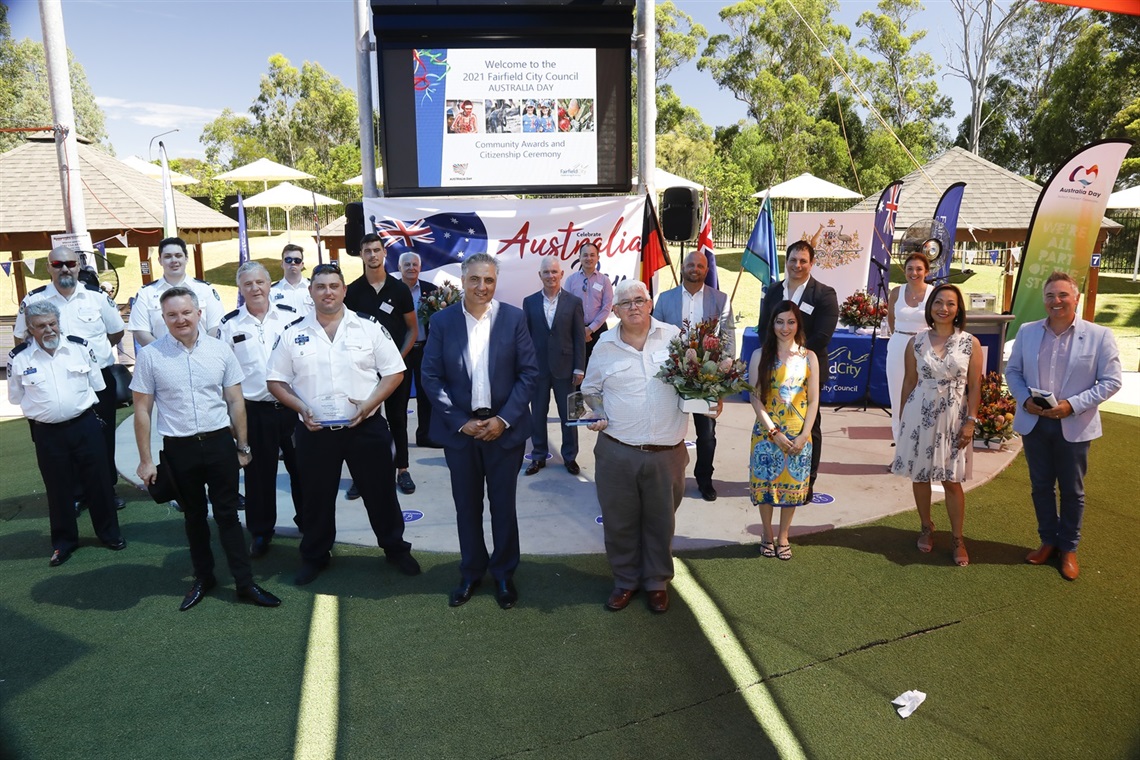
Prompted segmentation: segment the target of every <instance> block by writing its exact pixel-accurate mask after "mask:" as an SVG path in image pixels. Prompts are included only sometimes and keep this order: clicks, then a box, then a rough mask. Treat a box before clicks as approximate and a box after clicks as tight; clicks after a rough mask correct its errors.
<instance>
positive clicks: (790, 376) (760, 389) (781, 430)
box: [748, 301, 819, 560]
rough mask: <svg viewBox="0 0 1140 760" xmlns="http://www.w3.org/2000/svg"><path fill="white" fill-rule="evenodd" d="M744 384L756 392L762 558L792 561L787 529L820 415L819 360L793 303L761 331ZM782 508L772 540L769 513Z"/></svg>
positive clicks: (755, 480) (755, 496)
mask: <svg viewBox="0 0 1140 760" xmlns="http://www.w3.org/2000/svg"><path fill="white" fill-rule="evenodd" d="M748 381H749V383H751V384H752V387H753V388H755V389H756V392H755V393H753V394H752V396H751V400H752V407H753V408H754V409H755V410H756V425H755V427H753V428H752V456H751V458H750V461H749V466H748V470H749V483H750V486H751V488H750V491H751V496H752V503H753V504H755V505H756V506H757V507H759V509H760V519H761V522H762V526H763V535H762V536H761V541H760V554H761V556H764V557H779V558H780V559H783V560H788V559H791V558H792V547H791V544H789V543H788V529H789V528H791V525H792V516H793V515H794V514H795V512H796V507H798V506H799V505H801V504H803V503H804V501H805V500H806V499H807V493H808V485H809V479H810V477H811V426H812V423H813V422H814V421H815V415H816V414H818V413H819V360H818V359H816V356H815V353H814V352H812V351H809V350H808V349H806V348H804V330H803V319H802V318H801V316H800V310H799V307H798V306H796V305H795V304H794V303H793V302H791V301H783V302H782V303H780V304H779V305H778V306H776V310H775V312H773V314H772V321H771V323H769V324H767V325H765V326H764V338H763V343H762V345H761V347H760V348H759V349H757V350H756V351H753V352H752V358H751V360H750V361H749V366H748ZM775 507H780V527H779V533H778V535H777V536H775V537H774V536H773V534H772V512H773V509H774V508H775Z"/></svg>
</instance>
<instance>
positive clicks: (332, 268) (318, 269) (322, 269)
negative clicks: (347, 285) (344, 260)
mask: <svg viewBox="0 0 1140 760" xmlns="http://www.w3.org/2000/svg"><path fill="white" fill-rule="evenodd" d="M322 274H340V267H339V266H337V265H336V264H317V265H316V266H315V267H313V277H317V276H318V275H322Z"/></svg>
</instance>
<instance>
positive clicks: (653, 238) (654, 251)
mask: <svg viewBox="0 0 1140 760" xmlns="http://www.w3.org/2000/svg"><path fill="white" fill-rule="evenodd" d="M666 266H667V267H669V271H670V272H672V271H673V262H671V261H670V260H669V247H668V245H666V243H665V235H664V234H662V232H661V225H660V224H659V223H658V221H657V211H656V210H655V209H654V208H653V200H652V199H651V198H650V197H649V195H648V194H646V196H645V215H644V217H643V221H642V224H641V281H642V282H643V283H645V287H646V289H647V290H648V291H649V297H650V298H652V297H653V273H654V272H656V271H657V270H658V269H661V268H662V267H666ZM675 276H676V275H674V277H675Z"/></svg>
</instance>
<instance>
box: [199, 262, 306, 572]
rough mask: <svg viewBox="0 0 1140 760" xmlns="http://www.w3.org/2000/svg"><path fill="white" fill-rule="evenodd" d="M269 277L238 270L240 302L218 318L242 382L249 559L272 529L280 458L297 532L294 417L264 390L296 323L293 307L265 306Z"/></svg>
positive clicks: (254, 269)
mask: <svg viewBox="0 0 1140 760" xmlns="http://www.w3.org/2000/svg"><path fill="white" fill-rule="evenodd" d="M269 283H270V279H269V272H268V271H267V270H266V269H265V267H263V266H262V265H261V264H259V263H257V262H256V261H247V262H245V263H244V264H242V265H241V266H240V267H238V270H237V286H238V291H239V292H240V293H241V295H242V297H243V298H244V299H245V303H244V304H243V305H242V306H240V307H239V308H237V309H235V310H234V311H231V312H230V313H229V314H227V315H226V316H224V317H222V325H221V327H220V328H219V336H218V337H220V338H221V339H222V340H223V341H225V342H226V343H227V344H229V346H230V347H231V348H233V351H234V355H235V356H236V357H237V358H238V361H239V362H240V363H241V369H242V372H244V373H245V379H243V380H242V381H241V392H242V395H243V396H244V397H245V420H246V429H247V431H248V433H249V448H250V453H251V454H252V456H253V459H252V461H250V463H249V464H248V465H247V466H246V468H245V527H246V529H247V530H248V531H249V532H250V534H251V535H252V536H253V540H252V541H251V543H250V545H249V556H250V557H252V558H253V559H257V558H259V557H263V556H265V553H266V552H267V551H269V543H270V541H271V540H272V539H273V530H274V527H275V526H276V525H277V461H278V452H280V453H281V454H282V455H283V456H282V459H283V460H284V462H285V470H286V471H287V472H288V473H289V488H290V491H291V492H292V494H293V520H294V522H296V523H297V526H298V527H300V525H301V522H300V517H299V515H300V504H301V490H300V485H299V480H298V478H297V455H296V453H295V452H294V450H293V427H294V426H295V424H296V422H297V415H296V414H294V413H293V411H292V410H290V409H289V408H288V407H286V406H285V405H284V404H282V403H281V402H280V401H278V400H277V399H275V398H273V394H271V393H270V392H269V390H268V388H266V387H265V368H266V364H268V362H269V352H270V351H271V350H272V349H273V344H274V343H276V342H277V336H279V335H280V334H281V333H282V332H283V331H284V330H285V327H286V325H288V324H289V323H290V322H293V321H295V320H296V319H297V312H296V311H295V310H294V309H293V307H292V306H287V305H286V304H284V303H281V302H278V303H276V304H274V305H270V303H269Z"/></svg>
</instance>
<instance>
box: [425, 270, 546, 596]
mask: <svg viewBox="0 0 1140 760" xmlns="http://www.w3.org/2000/svg"><path fill="white" fill-rule="evenodd" d="M498 275H499V262H498V261H497V260H496V259H495V258H494V257H493V256H490V255H489V254H486V253H477V254H475V255H474V256H471V257H469V258H467V259H465V260H464V262H463V300H462V301H461V302H460V303H458V304H455V305H454V306H449V307H448V308H446V309H444V310H443V311H439V312H436V313H435V314H434V315H432V318H431V321H430V324H429V331H428V342H427V346H426V347H425V348H424V358H423V364H422V367H421V376H422V377H423V381H424V392H426V393H427V394H428V398H429V399H430V400H431V405H432V419H431V431H430V432H431V437H432V440H434V441H437V442H438V443H441V444H443V452H444V457H445V458H446V460H447V467H448V470H450V472H451V495H452V498H453V499H454V500H455V519H456V524H457V527H458V529H459V552H460V561H459V570H460V573H461V577H460V583H459V586H458V587H457V588H456V589H455V590H454V591H452V592H451V595H450V596H449V598H448V604H450V605H451V606H452V607H458V606H460V605H461V604H465V603H466V602H467V601H468V600H469V599H470V598H471V595H472V594H473V593H474V592H475V589H477V588H478V587H479V584H480V583H482V580H483V576H484V575H485V574H486V573H487V572H488V571H489V572H490V573H491V577H492V578H494V581H495V599H496V600H497V601H498V603H499V606H500V607H502V608H503V609H505V610H507V609H510V608H511V607H513V606H514V605H515V602H516V601H517V600H518V590H517V589H516V588H515V584H514V580H513V577H514V573H515V569H516V568H517V567H518V564H519V526H518V519H517V517H516V513H515V492H516V490H517V485H518V473H519V468H520V467H521V466H522V459H523V453H524V451H525V449H526V439H527V438H528V437H529V436H530V432H531V415H530V397H531V392H532V391H533V390H534V383H535V379H536V378H537V376H538V365H537V364H536V361H535V355H534V344H533V343H531V340H530V335H529V333H528V332H527V329H526V319H525V318H524V317H523V313H522V310H521V309H518V308H517V307H514V306H510V305H509V304H505V303H500V302H498V301H496V300H494V299H495V285H496V283H497V281H498ZM484 483H485V484H486V493H487V498H488V500H489V502H490V506H491V533H492V539H493V541H494V550H493V552H492V553H491V554H490V556H488V554H487V546H486V543H485V541H484V539H483V493H484Z"/></svg>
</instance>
